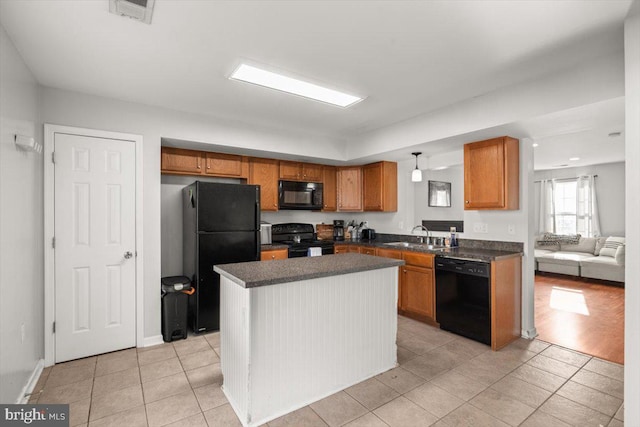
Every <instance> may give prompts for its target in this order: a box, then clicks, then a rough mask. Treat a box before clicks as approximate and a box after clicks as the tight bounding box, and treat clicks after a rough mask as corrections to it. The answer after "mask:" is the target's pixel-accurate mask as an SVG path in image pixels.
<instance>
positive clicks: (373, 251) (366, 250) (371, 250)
mask: <svg viewBox="0 0 640 427" xmlns="http://www.w3.org/2000/svg"><path fill="white" fill-rule="evenodd" d="M360 253H361V254H365V255H375V254H376V248H370V247H368V246H360Z"/></svg>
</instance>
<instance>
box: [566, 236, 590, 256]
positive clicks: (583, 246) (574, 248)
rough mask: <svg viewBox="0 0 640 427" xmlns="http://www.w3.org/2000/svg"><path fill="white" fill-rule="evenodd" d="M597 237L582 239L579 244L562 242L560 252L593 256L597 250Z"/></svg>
mask: <svg viewBox="0 0 640 427" xmlns="http://www.w3.org/2000/svg"><path fill="white" fill-rule="evenodd" d="M596 241H597V239H596V238H595V237H580V240H579V242H578V244H577V245H576V244H571V243H562V242H560V250H561V251H563V252H585V253H588V254H589V255H593V254H594V252H595V250H596Z"/></svg>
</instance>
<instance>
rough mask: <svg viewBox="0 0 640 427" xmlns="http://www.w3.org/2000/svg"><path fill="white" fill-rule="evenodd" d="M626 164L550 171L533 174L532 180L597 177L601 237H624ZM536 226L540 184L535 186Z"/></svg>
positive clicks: (538, 213)
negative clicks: (582, 176)
mask: <svg viewBox="0 0 640 427" xmlns="http://www.w3.org/2000/svg"><path fill="white" fill-rule="evenodd" d="M624 166H625V164H624V162H618V163H605V164H601V165H591V166H584V167H577V168H562V169H550V170H544V171H536V172H535V173H534V179H535V180H536V181H539V180H541V179H563V178H575V177H578V176H581V175H598V177H597V178H596V197H597V198H598V206H599V209H598V213H599V214H600V230H601V234H602V235H603V236H624V235H625V232H624V230H625V224H624V222H625V221H624V216H625V215H624V210H625V191H624V189H625V182H624V181H625V178H624V177H625V170H624V169H625V167H624ZM535 206H536V209H535V224H536V226H537V224H538V223H539V219H540V209H539V206H540V183H536V201H535Z"/></svg>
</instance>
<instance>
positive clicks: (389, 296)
mask: <svg viewBox="0 0 640 427" xmlns="http://www.w3.org/2000/svg"><path fill="white" fill-rule="evenodd" d="M397 278H398V270H397V267H392V268H384V269H378V270H370V271H364V272H358V273H350V274H344V275H338V276H331V277H323V278H317V279H310V280H304V281H298V282H289V283H282V284H277V285H271V286H262V287H256V288H243V287H241V286H238V284H237V283H234V282H233V281H231V280H230V279H228V278H226V277H224V276H222V277H221V300H222V303H221V347H220V348H221V353H222V355H221V365H222V371H223V376H224V386H223V389H224V392H225V394H226V395H227V397H228V399H229V401H230V402H231V404H232V406H233V408H234V410H235V411H236V413H237V414H238V416H239V418H240V420H241V422H242V423H243V425H245V426H253V425H260V424H263V423H265V422H267V421H270V420H272V419H275V418H277V417H279V416H281V415H284V414H286V413H288V412H291V411H293V410H296V409H298V408H301V407H303V406H305V405H307V404H309V403H312V402H314V401H317V400H319V399H322V398H323V397H326V396H329V395H331V394H333V393H335V392H337V391H340V390H343V389H345V388H347V387H349V386H351V385H353V384H356V383H359V382H361V381H363V380H365V379H367V378H370V377H372V376H375V375H377V374H379V373H381V372H384V371H387V370H389V369H392V368H394V367H395V366H396V344H395V341H396V330H397V315H396V306H397V297H398V295H397Z"/></svg>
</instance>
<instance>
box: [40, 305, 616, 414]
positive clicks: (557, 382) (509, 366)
mask: <svg viewBox="0 0 640 427" xmlns="http://www.w3.org/2000/svg"><path fill="white" fill-rule="evenodd" d="M219 345H220V344H219V335H218V334H217V333H214V334H208V335H204V336H190V337H189V338H188V339H186V340H182V341H177V342H174V343H169V344H163V345H160V346H155V347H149V348H144V349H129V350H123V351H118V352H114V353H109V354H104V355H100V356H96V357H90V358H86V359H80V360H76V361H72V362H67V363H61V364H58V365H55V366H53V367H51V368H47V369H45V370H44V372H43V374H42V376H41V377H40V380H39V381H38V385H37V386H36V388H35V390H34V393H33V394H32V396H31V399H30V402H32V403H36V402H37V403H69V404H70V410H71V424H70V425H71V426H86V425H89V426H118V427H135V426H150V427H155V426H165V425H170V426H216V427H218V426H239V425H240V423H239V421H238V419H237V417H236V416H235V413H234V412H233V410H232V409H231V406H230V405H229V403H228V402H227V399H226V398H225V396H224V394H223V393H222V391H221V390H220V385H221V384H222V373H221V371H220V358H219V354H220V349H219ZM398 362H399V364H400V366H399V367H397V368H395V369H392V370H390V371H387V372H385V373H382V374H380V375H378V376H376V377H374V378H371V379H369V380H366V381H363V382H361V383H359V384H356V385H354V386H353V387H350V388H347V389H346V390H344V391H341V392H338V393H336V394H333V395H331V396H329V397H327V398H326V399H323V400H320V401H318V402H315V403H313V404H311V405H309V406H306V407H304V408H302V409H299V410H297V411H295V412H292V413H290V414H287V415H285V416H283V417H281V418H279V419H277V420H274V421H271V422H270V423H269V426H271V427H276V426H297V427H298V426H300V427H302V426H327V425H329V426H342V425H346V426H349V427H356V426H372V427H375V426H412V427H413V426H431V425H433V426H437V427H446V426H450V427H456V426H473V427H481V426H490V427H494V426H526V427H534V426H540V427H542V426H544V427H550V426H568V425H574V426H581V427H582V426H613V427H618V426H622V425H623V410H622V403H623V367H622V366H621V365H617V364H614V363H610V362H606V361H603V360H600V359H597V358H592V357H590V356H586V355H584V354H580V353H576V352H573V351H570V350H566V349H564V348H561V347H557V346H553V345H550V344H547V343H545V342H542V341H539V340H533V341H527V340H524V339H521V340H519V341H517V342H515V343H513V344H511V345H510V346H508V347H507V348H505V349H503V350H501V351H499V352H492V351H490V349H489V347H487V346H485V345H482V344H479V343H476V342H474V341H470V340H467V339H465V338H462V337H459V336H457V335H453V334H450V333H447V332H444V331H441V330H439V329H436V328H433V327H430V326H428V325H424V324H422V323H418V322H415V321H413V320H411V319H407V318H404V317H399V318H398Z"/></svg>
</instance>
